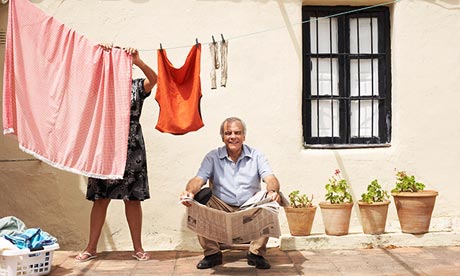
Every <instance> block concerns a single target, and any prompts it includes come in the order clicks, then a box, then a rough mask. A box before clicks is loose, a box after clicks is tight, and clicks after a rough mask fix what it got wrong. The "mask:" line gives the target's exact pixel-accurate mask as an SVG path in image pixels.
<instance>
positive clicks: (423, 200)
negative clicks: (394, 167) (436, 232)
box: [391, 171, 438, 234]
mask: <svg viewBox="0 0 460 276" xmlns="http://www.w3.org/2000/svg"><path fill="white" fill-rule="evenodd" d="M391 195H392V196H393V198H394V201H395V205H396V212H397V214H398V219H399V223H400V225H401V231H402V232H404V233H410V234H423V233H427V232H428V230H429V228H430V222H431V215H432V213H433V208H434V204H435V201H436V196H437V195H438V192H437V191H433V190H425V184H423V183H421V182H417V181H416V180H415V177H414V176H413V175H411V176H409V175H408V174H407V173H406V172H405V171H398V172H397V173H396V186H395V188H394V189H393V190H391Z"/></svg>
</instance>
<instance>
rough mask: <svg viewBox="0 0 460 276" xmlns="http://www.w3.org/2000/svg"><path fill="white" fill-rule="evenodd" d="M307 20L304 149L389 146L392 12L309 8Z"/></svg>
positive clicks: (305, 11)
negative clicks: (390, 16)
mask: <svg viewBox="0 0 460 276" xmlns="http://www.w3.org/2000/svg"><path fill="white" fill-rule="evenodd" d="M302 19H303V21H304V22H305V23H304V24H303V25H302V39H303V41H302V45H303V46H302V47H303V85H302V86H303V88H302V90H303V96H302V97H303V101H302V103H303V106H302V123H303V134H304V144H305V146H306V147H313V148H314V147H319V148H324V147H326V148H327V147H332V148H340V147H373V146H375V147H378V146H388V145H389V143H390V140H391V63H390V61H391V55H390V18H389V10H388V8H387V7H373V8H366V7H342V6H335V7H324V6H304V7H303V9H302Z"/></svg>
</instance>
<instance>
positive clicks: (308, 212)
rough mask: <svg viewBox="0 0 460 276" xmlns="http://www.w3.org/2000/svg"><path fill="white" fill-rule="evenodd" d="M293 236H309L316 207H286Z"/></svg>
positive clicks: (285, 210)
mask: <svg viewBox="0 0 460 276" xmlns="http://www.w3.org/2000/svg"><path fill="white" fill-rule="evenodd" d="M284 212H285V213H286V218H287V221H288V225H289V232H291V235H292V236H309V235H310V233H311V227H312V225H313V220H314V218H315V213H316V206H312V207H308V208H293V207H284Z"/></svg>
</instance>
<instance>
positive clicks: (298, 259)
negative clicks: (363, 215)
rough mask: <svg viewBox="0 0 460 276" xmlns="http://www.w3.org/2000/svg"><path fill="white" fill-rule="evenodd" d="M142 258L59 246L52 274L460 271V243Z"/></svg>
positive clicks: (414, 275)
mask: <svg viewBox="0 0 460 276" xmlns="http://www.w3.org/2000/svg"><path fill="white" fill-rule="evenodd" d="M149 253H151V256H152V259H151V260H149V261H146V262H139V261H136V260H134V259H132V258H131V252H120V251H117V252H101V253H99V254H98V258H97V259H94V260H92V261H89V262H85V263H77V262H75V261H74V258H75V255H76V254H77V252H71V251H59V250H58V251H56V252H54V257H53V268H52V271H51V274H50V275H53V276H54V275H55V276H61V275H90V276H92V275H101V276H106V275H117V276H124V275H131V276H141V275H142V276H145V275H181V276H182V275H183V276H187V275H190V276H192V275H264V276H269V275H312V276H313V275H337V276H339V275H340V276H344V275H354V276H373V275H379V276H380V275H388V276H396V275H401V276H402V275H410V276H422V275H436V276H444V275H447V276H450V275H452V276H454V275H460V247H406V248H387V249H382V248H378V249H355V250H305V251H281V250H279V249H278V248H270V249H269V250H268V253H267V256H266V257H267V259H268V260H269V261H270V263H271V265H272V268H271V269H269V270H258V269H255V268H254V267H250V266H248V265H247V264H246V258H245V256H246V253H245V251H243V250H226V251H224V264H223V265H219V266H216V267H214V268H211V269H206V270H198V269H196V268H195V265H196V263H197V262H198V261H199V260H200V259H201V258H202V255H201V253H199V252H187V251H155V252H149Z"/></svg>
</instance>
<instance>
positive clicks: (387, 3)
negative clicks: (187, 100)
mask: <svg viewBox="0 0 460 276" xmlns="http://www.w3.org/2000/svg"><path fill="white" fill-rule="evenodd" d="M400 1H402V0H392V1H389V2H385V3H381V4H376V5H373V6H368V7H363V8H359V9H353V10H349V11H346V12H340V13H335V14H331V15H328V16H323V17H318V18H317V19H313V21H319V20H323V19H327V18H333V17H337V16H341V15H345V14H351V13H355V12H359V11H364V10H368V9H372V8H375V7H381V6H387V5H390V4H393V3H396V2H400ZM311 21H312V20H311V19H310V20H304V21H301V22H298V23H293V24H291V25H284V26H278V27H274V28H268V29H265V30H260V31H256V32H252V33H246V34H241V35H236V36H233V37H229V38H226V39H227V40H234V39H239V38H243V37H247V36H252V35H258V34H261V33H266V32H271V31H275V30H279V29H284V28H287V27H288V26H295V25H299V24H305V23H309V22H311ZM211 42H213V41H206V42H204V43H206V44H209V43H211ZM163 45H164V44H163V43H162V46H161V47H162V49H169V50H170V49H180V48H189V47H191V46H192V45H194V44H187V45H182V46H174V47H163ZM158 49H159V48H156V49H138V50H139V51H146V52H147V51H156V50H158Z"/></svg>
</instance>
